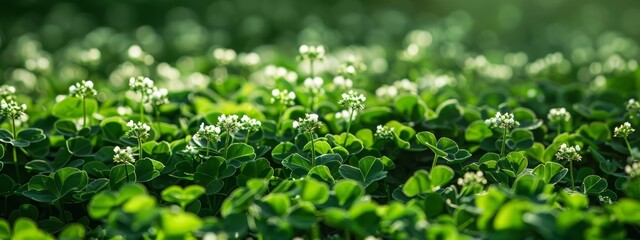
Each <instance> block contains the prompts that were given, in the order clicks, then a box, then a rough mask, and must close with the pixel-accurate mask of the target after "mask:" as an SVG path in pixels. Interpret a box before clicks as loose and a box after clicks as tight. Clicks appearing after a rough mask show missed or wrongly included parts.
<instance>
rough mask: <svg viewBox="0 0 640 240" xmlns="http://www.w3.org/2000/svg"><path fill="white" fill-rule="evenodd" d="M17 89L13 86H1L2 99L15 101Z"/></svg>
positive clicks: (0, 95) (0, 96) (0, 94)
mask: <svg viewBox="0 0 640 240" xmlns="http://www.w3.org/2000/svg"><path fill="white" fill-rule="evenodd" d="M15 94H16V88H15V87H14V86H11V85H2V86H0V99H4V100H7V101H8V100H13V99H14V98H15Z"/></svg>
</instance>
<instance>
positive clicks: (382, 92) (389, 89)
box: [376, 85, 398, 100]
mask: <svg viewBox="0 0 640 240" xmlns="http://www.w3.org/2000/svg"><path fill="white" fill-rule="evenodd" d="M397 96H398V89H397V88H396V87H395V86H388V85H382V86H380V87H379V88H378V89H376V97H378V99H380V100H391V99H394V98H395V97H397Z"/></svg>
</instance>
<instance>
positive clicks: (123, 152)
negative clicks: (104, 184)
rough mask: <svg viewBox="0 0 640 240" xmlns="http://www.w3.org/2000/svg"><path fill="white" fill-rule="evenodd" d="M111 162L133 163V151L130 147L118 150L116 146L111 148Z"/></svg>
mask: <svg viewBox="0 0 640 240" xmlns="http://www.w3.org/2000/svg"><path fill="white" fill-rule="evenodd" d="M113 152H114V153H115V154H114V155H113V162H115V163H134V162H135V161H136V160H135V159H134V158H133V150H132V149H131V147H126V148H120V147H119V146H116V147H115V148H113Z"/></svg>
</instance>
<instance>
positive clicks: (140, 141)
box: [138, 138, 142, 160]
mask: <svg viewBox="0 0 640 240" xmlns="http://www.w3.org/2000/svg"><path fill="white" fill-rule="evenodd" d="M138 155H139V156H140V159H139V160H142V139H140V138H138Z"/></svg>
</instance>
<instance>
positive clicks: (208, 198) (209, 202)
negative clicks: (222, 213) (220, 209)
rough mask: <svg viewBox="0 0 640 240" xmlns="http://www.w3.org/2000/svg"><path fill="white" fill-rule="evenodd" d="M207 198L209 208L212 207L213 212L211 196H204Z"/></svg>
mask: <svg viewBox="0 0 640 240" xmlns="http://www.w3.org/2000/svg"><path fill="white" fill-rule="evenodd" d="M204 197H205V198H206V199H207V203H208V204H209V208H210V209H211V212H213V204H211V198H210V197H209V196H206V195H205V196H204Z"/></svg>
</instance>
